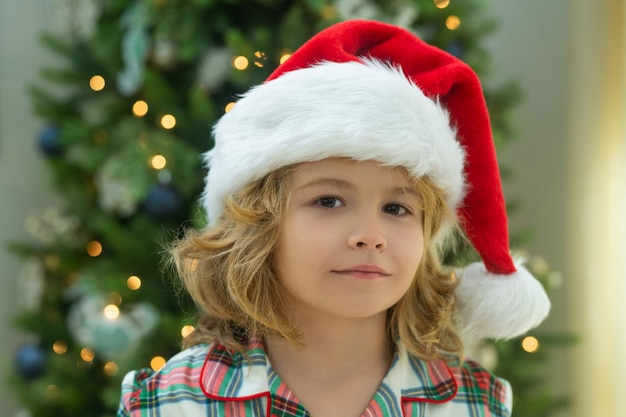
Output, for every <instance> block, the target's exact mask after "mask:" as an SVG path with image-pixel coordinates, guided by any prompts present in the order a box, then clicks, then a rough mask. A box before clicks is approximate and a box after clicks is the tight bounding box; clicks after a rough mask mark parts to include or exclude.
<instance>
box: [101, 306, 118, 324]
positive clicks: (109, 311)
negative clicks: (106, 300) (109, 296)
mask: <svg viewBox="0 0 626 417" xmlns="http://www.w3.org/2000/svg"><path fill="white" fill-rule="evenodd" d="M103 314H104V317H106V318H107V319H109V320H115V319H117V318H118V317H119V316H120V308H119V307H118V306H116V305H115V304H109V305H107V306H106V307H104V310H103Z"/></svg>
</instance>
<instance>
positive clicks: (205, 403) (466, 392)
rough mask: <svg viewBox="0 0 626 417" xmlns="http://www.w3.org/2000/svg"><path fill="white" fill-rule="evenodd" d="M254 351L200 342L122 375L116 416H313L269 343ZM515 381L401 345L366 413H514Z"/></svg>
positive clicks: (379, 416) (380, 416)
mask: <svg viewBox="0 0 626 417" xmlns="http://www.w3.org/2000/svg"><path fill="white" fill-rule="evenodd" d="M248 355H249V358H248V359H246V358H245V357H244V355H242V354H240V353H236V352H233V351H231V350H228V349H226V348H225V347H223V346H221V345H219V344H213V345H199V346H195V347H192V348H189V349H186V350H184V351H182V352H181V353H179V354H178V355H176V356H174V357H173V358H171V359H170V360H169V361H168V362H167V364H166V365H165V367H164V368H163V369H161V370H160V371H158V372H155V371H152V370H149V369H144V370H140V371H133V372H130V373H129V374H127V375H126V376H125V378H124V381H123V382H122V398H121V402H120V407H119V410H118V414H117V415H118V417H199V416H214V417H218V416H220V417H221V416H228V417H309V414H308V412H307V411H306V410H305V409H304V407H303V406H302V405H301V404H300V403H299V401H298V399H297V398H296V396H295V395H294V394H293V393H292V392H291V391H290V390H289V388H288V387H287V386H286V385H285V384H284V383H283V382H282V381H281V379H280V377H279V376H278V374H277V373H276V372H275V371H274V370H273V368H272V367H271V365H270V364H269V361H268V359H267V356H266V354H265V350H264V348H263V344H262V343H260V342H258V341H255V342H253V343H251V344H250V346H249V350H248ZM511 402H512V398H511V390H510V387H509V384H508V383H507V382H506V381H504V380H501V379H498V378H496V377H494V376H493V375H492V374H491V373H489V372H488V371H487V370H485V369H484V368H482V367H481V366H480V365H478V364H476V363H475V362H472V361H470V360H467V361H465V362H464V364H463V366H461V367H455V368H451V367H448V366H447V365H446V364H445V363H444V362H439V361H434V362H425V361H423V360H421V359H418V358H416V357H413V356H410V355H408V354H407V351H406V349H405V348H404V347H403V345H402V344H398V349H397V352H396V354H395V356H394V359H393V361H392V365H391V367H390V369H389V371H388V373H387V375H386V376H385V378H384V379H383V381H382V383H381V385H380V387H379V388H378V391H377V392H376V394H375V395H374V398H372V401H371V402H370V404H369V406H368V407H367V408H366V409H365V411H364V413H363V417H404V416H406V417H409V416H411V417H417V416H428V417H510V415H511Z"/></svg>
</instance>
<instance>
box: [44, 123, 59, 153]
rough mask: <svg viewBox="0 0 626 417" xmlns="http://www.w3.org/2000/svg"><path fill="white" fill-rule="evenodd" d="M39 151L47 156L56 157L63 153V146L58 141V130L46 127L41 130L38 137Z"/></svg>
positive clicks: (53, 126)
mask: <svg viewBox="0 0 626 417" xmlns="http://www.w3.org/2000/svg"><path fill="white" fill-rule="evenodd" d="M38 142H39V149H40V150H41V152H43V153H44V154H46V155H48V156H57V155H60V154H62V153H63V145H62V144H61V142H60V140H59V128H58V127H57V126H55V125H48V126H46V127H44V128H43V129H41V131H40V132H39V137H38Z"/></svg>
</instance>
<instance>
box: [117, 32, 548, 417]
mask: <svg viewBox="0 0 626 417" xmlns="http://www.w3.org/2000/svg"><path fill="white" fill-rule="evenodd" d="M214 137H215V147H214V148H213V149H212V150H211V151H209V152H208V153H207V154H206V162H207V165H208V167H209V173H208V177H207V184H206V191H205V194H204V196H203V202H204V205H205V208H206V209H207V213H208V216H209V226H208V228H207V229H206V230H203V231H201V232H189V233H188V235H187V236H186V237H185V238H184V239H182V240H181V241H179V242H177V243H176V244H175V246H174V247H173V250H172V256H173V259H174V262H175V264H176V266H177V269H178V272H179V274H180V276H181V278H182V280H183V283H184V285H185V287H186V289H187V290H188V291H189V293H190V294H191V296H192V297H193V298H194V300H195V301H196V303H197V304H198V306H199V307H200V308H201V310H202V312H203V313H202V316H201V318H200V320H199V322H198V324H197V327H196V329H195V331H194V333H193V334H192V335H191V336H189V337H188V338H187V339H185V342H184V345H185V346H184V347H185V350H184V351H182V352H181V353H180V354H178V355H176V356H175V357H173V358H171V359H170V360H169V361H168V363H167V364H166V366H165V367H164V368H163V369H162V370H160V371H159V372H152V371H146V370H144V371H140V372H131V373H130V374H128V375H127V376H126V378H125V379H124V382H123V384H122V401H121V405H120V409H119V413H118V416H133V417H139V416H156V415H163V416H207V415H208V416H298V417H300V416H309V415H310V416H313V417H351V416H355V417H358V416H368V417H370V416H371V417H373V416H389V417H391V416H423V415H426V416H431V417H432V416H438V417H443V416H454V417H462V416H474V417H478V416H510V413H511V403H512V400H511V398H512V397H511V392H510V387H509V385H508V383H507V382H505V381H503V380H500V379H498V378H496V377H495V376H493V375H491V374H490V373H489V372H487V371H486V370H484V369H483V368H481V367H480V366H479V365H478V364H476V363H474V362H472V361H471V360H464V358H463V343H462V340H461V337H460V335H459V331H462V333H463V334H465V335H468V336H470V337H494V338H509V337H513V336H516V335H519V334H521V333H523V332H525V331H527V330H529V329H530V328H532V327H534V326H536V325H538V324H539V323H540V322H541V321H542V320H543V319H544V318H545V316H546V315H547V313H548V310H549V301H548V300H547V297H546V295H545V293H544V292H543V289H542V288H541V285H539V283H538V282H537V281H536V280H535V279H534V278H533V277H532V276H531V275H530V274H529V273H528V272H527V271H526V270H525V269H523V268H522V267H520V266H519V265H514V263H513V262H512V260H511V257H510V254H509V250H508V232H507V227H506V224H507V219H506V212H505V210H504V202H503V196H502V190H501V184H500V178H499V174H498V168H497V164H496V159H495V152H494V148H493V143H492V139H491V132H490V125H489V119H488V115H487V110H486V106H485V103H484V100H483V95H482V91H481V88H480V84H479V82H478V79H477V77H476V75H475V74H474V73H473V72H472V70H471V69H470V68H469V67H468V66H467V65H465V64H464V63H463V62H461V61H460V60H458V59H456V58H454V57H452V56H451V55H449V54H447V53H446V52H444V51H441V50H439V49H437V48H435V47H432V46H430V45H427V44H425V43H424V42H423V41H421V40H420V39H418V38H416V37H415V36H414V35H412V34H410V33H409V32H407V31H405V30H403V29H400V28H398V27H395V26H391V25H387V24H383V23H379V22H373V21H349V22H344V23H340V24H337V25H335V26H333V27H331V28H329V29H326V30H325V31H323V32H321V33H320V34H318V35H317V36H315V37H313V38H312V39H311V40H310V41H309V42H307V43H306V44H305V45H304V46H302V47H301V48H300V49H299V50H298V51H297V52H295V53H294V54H293V56H292V57H291V58H289V59H288V60H287V61H286V62H285V63H284V64H282V65H281V66H280V67H279V68H278V69H277V70H276V71H275V72H274V73H273V74H272V75H271V76H270V78H269V79H268V81H267V82H266V83H264V84H262V85H260V86H257V87H256V88H253V89H252V90H250V91H249V92H248V93H247V94H245V95H244V96H243V97H242V98H241V99H240V100H239V102H238V103H237V104H236V105H235V107H234V109H233V110H231V111H230V112H229V113H227V114H225V115H224V116H223V117H222V118H221V119H220V121H219V122H218V123H217V124H216V126H215V128H214ZM457 224H459V225H460V226H461V227H462V229H463V231H464V232H465V234H466V236H467V237H468V239H469V241H470V242H471V243H472V244H473V245H474V247H475V248H476V250H477V251H478V253H479V254H480V255H481V258H482V260H483V263H482V264H472V265H470V266H468V267H467V268H465V270H464V271H457V275H455V274H454V273H452V271H450V270H448V269H446V268H445V267H444V266H442V265H441V264H440V263H439V260H438V253H439V251H440V249H441V248H442V247H443V245H444V244H445V241H446V239H445V238H446V237H449V236H450V234H451V233H452V232H453V231H454V230H455V229H456V228H457V226H456V225H457ZM457 329H459V330H457Z"/></svg>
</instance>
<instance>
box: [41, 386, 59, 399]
mask: <svg viewBox="0 0 626 417" xmlns="http://www.w3.org/2000/svg"><path fill="white" fill-rule="evenodd" d="M60 393H61V390H60V389H59V387H58V386H56V385H48V386H47V387H46V390H45V395H46V397H47V398H48V399H49V400H56V399H57V398H59V394H60Z"/></svg>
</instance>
